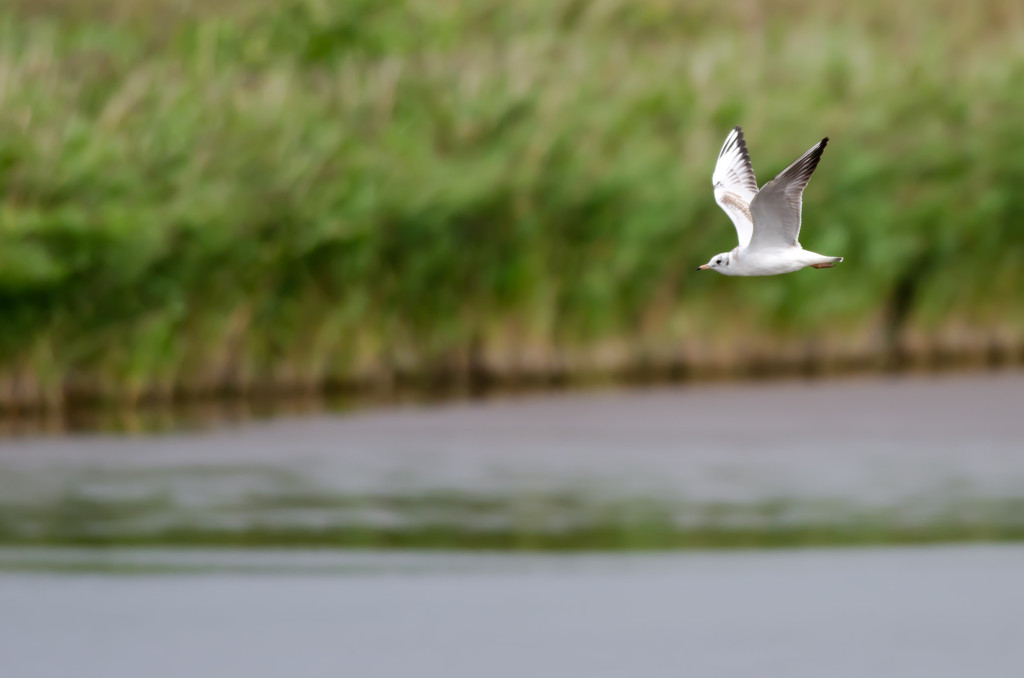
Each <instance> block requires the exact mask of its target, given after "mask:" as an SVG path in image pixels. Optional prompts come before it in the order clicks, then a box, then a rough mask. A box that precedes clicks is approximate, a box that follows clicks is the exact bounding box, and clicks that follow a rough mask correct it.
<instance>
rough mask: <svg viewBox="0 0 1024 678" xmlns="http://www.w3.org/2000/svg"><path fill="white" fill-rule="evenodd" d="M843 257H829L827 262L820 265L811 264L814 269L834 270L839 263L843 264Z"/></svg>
mask: <svg viewBox="0 0 1024 678" xmlns="http://www.w3.org/2000/svg"><path fill="white" fill-rule="evenodd" d="M842 260H843V258H842V257H829V258H828V260H827V261H823V262H821V263H819V264H811V267H812V268H832V267H833V266H835V265H836V264H838V263H841V262H842Z"/></svg>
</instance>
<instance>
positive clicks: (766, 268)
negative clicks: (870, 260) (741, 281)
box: [712, 246, 843, 276]
mask: <svg viewBox="0 0 1024 678" xmlns="http://www.w3.org/2000/svg"><path fill="white" fill-rule="evenodd" d="M719 257H728V260H727V261H723V262H722V264H721V265H720V266H714V267H712V268H714V270H716V271H718V272H719V273H721V274H722V275H744V276H754V275H780V274H782V273H792V272H793V271H799V270H800V269H801V268H807V267H808V266H813V267H816V268H830V267H832V266H835V265H836V264H837V263H839V262H840V261H842V260H843V258H842V257H827V256H825V255H823V254H818V253H817V252H811V251H810V250H805V249H804V248H802V247H800V246H797V247H780V248H773V249H757V248H755V249H751V248H750V247H749V246H740V247H735V248H733V250H732V251H730V252H726V253H725V254H722V255H719ZM717 258H718V257H716V259H717ZM713 261H714V260H713Z"/></svg>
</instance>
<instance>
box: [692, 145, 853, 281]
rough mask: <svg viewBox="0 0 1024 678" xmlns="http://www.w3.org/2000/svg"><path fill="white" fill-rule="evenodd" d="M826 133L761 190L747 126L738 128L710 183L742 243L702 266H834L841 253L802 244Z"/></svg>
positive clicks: (728, 269)
mask: <svg viewBox="0 0 1024 678" xmlns="http://www.w3.org/2000/svg"><path fill="white" fill-rule="evenodd" d="M827 143H828V137H825V138H824V139H822V140H821V141H819V142H818V143H817V144H815V145H814V147H813V148H811V149H810V150H809V151H807V152H806V153H804V154H803V155H801V156H800V157H799V158H797V159H796V160H795V161H793V164H791V165H790V166H789V167H787V168H786V169H784V170H783V171H782V172H781V173H780V174H779V175H778V176H777V177H775V178H774V179H772V180H771V181H769V182H768V183H767V184H765V185H764V186H762V187H761V190H760V191H758V190H757V179H756V178H754V168H753V167H752V166H751V164H750V154H749V153H747V143H746V142H745V141H744V140H743V130H742V129H740V126H739V125H737V126H736V127H734V128H733V130H732V132H730V133H729V136H728V137H726V139H725V143H724V144H722V150H721V151H719V153H718V162H717V163H716V164H715V172H714V174H712V175H711V183H712V184H713V185H714V187H715V202H717V203H718V204H719V206H720V207H721V208H722V209H723V210H725V213H726V214H728V215H729V218H730V219H732V223H733V224H735V225H736V234H737V235H738V236H739V239H740V244H739V246H737V247H735V248H734V249H732V250H731V251H729V252H722V253H721V254H716V255H715V256H714V257H712V258H711V261H709V262H708V263H706V264H704V265H703V266H699V267H698V270H701V271H703V270H707V269H710V270H713V271H718V272H719V273H721V274H723V275H748V276H749V275H779V274H780V273H792V272H793V271H799V270H800V269H801V268H804V267H805V266H812V267H814V268H832V267H833V266H835V265H836V264H838V263H839V262H840V261H842V260H843V258H842V257H826V256H825V255H823V254H818V253H816V252H810V251H808V250H805V249H804V248H803V247H801V246H800V242H799V241H798V240H797V237H798V236H799V235H800V208H801V206H802V204H803V193H804V188H805V187H806V186H807V182H808V181H810V179H811V174H813V173H814V168H815V167H817V166H818V160H820V159H821V154H822V153H823V152H824V151H825V144H827Z"/></svg>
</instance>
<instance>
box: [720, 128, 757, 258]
mask: <svg viewBox="0 0 1024 678" xmlns="http://www.w3.org/2000/svg"><path fill="white" fill-rule="evenodd" d="M711 184H712V185H713V186H714V187H715V202H717V203H718V205H719V207H721V208H722V209H723V210H725V213H726V214H728V215H729V218H730V219H732V223H733V224H735V225H736V235H737V236H739V239H740V245H741V246H742V245H746V244H747V243H749V242H750V236H751V234H752V233H753V230H754V221H753V217H752V216H751V213H750V203H751V201H752V200H753V199H754V196H756V195H757V178H756V177H755V176H754V168H753V167H752V166H751V164H750V154H749V153H747V142H746V141H744V140H743V130H742V129H740V126H739V125H736V126H735V127H733V128H732V132H730V133H729V136H727V137H726V138H725V143H724V144H722V150H721V151H719V152H718V162H717V163H715V171H714V173H713V174H712V175H711Z"/></svg>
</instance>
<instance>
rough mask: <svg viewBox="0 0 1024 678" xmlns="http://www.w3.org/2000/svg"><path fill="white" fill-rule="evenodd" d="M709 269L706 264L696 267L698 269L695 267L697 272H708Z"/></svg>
mask: <svg viewBox="0 0 1024 678" xmlns="http://www.w3.org/2000/svg"><path fill="white" fill-rule="evenodd" d="M709 268H711V267H710V266H708V265H707V264H704V265H703V266H698V267H697V270H698V271H706V270H708V269H709Z"/></svg>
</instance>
